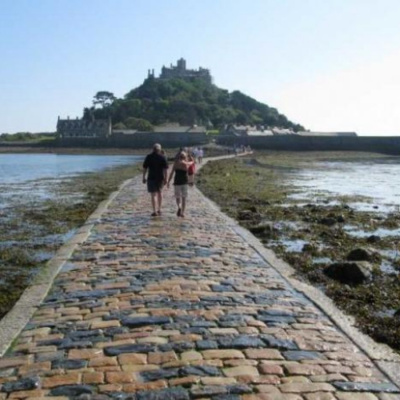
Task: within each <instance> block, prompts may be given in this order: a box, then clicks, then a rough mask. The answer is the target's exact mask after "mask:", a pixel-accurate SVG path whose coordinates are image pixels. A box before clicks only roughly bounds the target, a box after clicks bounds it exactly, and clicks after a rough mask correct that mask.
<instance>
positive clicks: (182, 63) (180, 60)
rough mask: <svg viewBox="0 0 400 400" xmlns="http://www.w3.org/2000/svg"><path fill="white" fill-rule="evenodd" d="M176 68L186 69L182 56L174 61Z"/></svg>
mask: <svg viewBox="0 0 400 400" xmlns="http://www.w3.org/2000/svg"><path fill="white" fill-rule="evenodd" d="M176 66H177V68H178V70H180V71H186V60H185V59H184V58H180V59H179V60H178V62H177V63H176Z"/></svg>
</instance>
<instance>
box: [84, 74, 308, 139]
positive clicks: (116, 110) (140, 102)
mask: <svg viewBox="0 0 400 400" xmlns="http://www.w3.org/2000/svg"><path fill="white" fill-rule="evenodd" d="M92 116H94V117H95V118H108V117H111V118H112V121H113V124H114V127H116V128H121V129H123V128H130V129H140V130H151V128H152V126H153V125H159V124H162V123H166V122H179V123H180V124H181V125H193V124H198V125H206V126H207V127H209V128H211V127H213V128H220V127H222V126H223V125H225V124H229V123H237V124H250V125H264V126H271V127H272V126H277V127H282V128H292V129H294V130H296V131H297V130H303V129H304V128H303V127H302V126H301V125H299V124H295V123H293V122H291V121H289V120H288V119H287V118H286V117H285V115H283V114H280V113H279V112H278V110H277V109H276V108H272V107H269V106H268V105H266V104H263V103H260V102H258V101H257V100H255V99H253V98H251V97H249V96H246V95H245V94H243V93H241V92H239V91H233V92H231V93H229V91H227V90H224V89H220V88H218V87H217V86H215V85H213V84H209V83H206V82H204V81H203V80H201V79H193V80H191V81H188V80H183V79H170V80H160V79H156V78H153V77H149V78H147V79H146V80H145V81H144V82H143V84H142V85H140V86H139V87H137V88H136V89H133V90H131V91H130V92H128V93H127V94H126V95H125V96H124V98H116V97H114V95H113V94H112V93H111V92H107V91H101V92H98V93H97V94H96V95H95V96H94V100H93V106H92V107H90V108H85V110H84V118H91V117H92Z"/></svg>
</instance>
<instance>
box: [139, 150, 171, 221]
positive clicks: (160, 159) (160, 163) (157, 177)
mask: <svg viewBox="0 0 400 400" xmlns="http://www.w3.org/2000/svg"><path fill="white" fill-rule="evenodd" d="M161 151H162V150H161V145H160V144H158V143H156V144H155V145H154V146H153V152H152V153H150V154H148V155H147V156H146V158H145V160H144V163H143V183H147V191H148V192H149V193H150V196H151V205H152V207H153V213H152V214H151V216H152V217H156V216H157V215H161V206H162V200H163V195H162V190H163V187H164V186H165V184H166V183H167V170H168V163H167V160H166V158H165V156H164V155H163V154H162V153H161ZM146 176H147V177H146Z"/></svg>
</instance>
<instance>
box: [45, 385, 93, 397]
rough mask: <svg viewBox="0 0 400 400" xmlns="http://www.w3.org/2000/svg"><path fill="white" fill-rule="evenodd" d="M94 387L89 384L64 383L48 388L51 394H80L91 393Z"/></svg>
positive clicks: (69, 395)
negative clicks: (64, 384)
mask: <svg viewBox="0 0 400 400" xmlns="http://www.w3.org/2000/svg"><path fill="white" fill-rule="evenodd" d="M93 393H94V388H93V387H92V386H90V385H66V386H58V387H56V388H54V389H51V390H50V395H51V396H66V397H73V396H80V395H81V394H93Z"/></svg>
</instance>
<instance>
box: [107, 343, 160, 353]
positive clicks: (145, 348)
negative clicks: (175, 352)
mask: <svg viewBox="0 0 400 400" xmlns="http://www.w3.org/2000/svg"><path fill="white" fill-rule="evenodd" d="M154 349H155V346H154V345H151V344H124V345H121V346H110V347H105V348H104V354H105V355H107V356H118V355H120V354H124V353H149V352H151V351H154Z"/></svg>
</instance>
